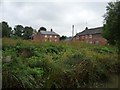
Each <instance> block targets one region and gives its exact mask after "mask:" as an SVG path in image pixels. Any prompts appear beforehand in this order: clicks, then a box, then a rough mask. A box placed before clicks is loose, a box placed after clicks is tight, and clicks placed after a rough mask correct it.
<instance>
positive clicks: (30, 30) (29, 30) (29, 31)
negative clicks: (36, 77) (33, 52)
mask: <svg viewBox="0 0 120 90" xmlns="http://www.w3.org/2000/svg"><path fill="white" fill-rule="evenodd" d="M32 34H33V28H32V27H28V26H26V27H25V29H24V31H23V38H24V39H26V40H27V39H31V37H32Z"/></svg>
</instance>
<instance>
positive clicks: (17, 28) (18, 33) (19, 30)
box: [14, 25, 24, 37]
mask: <svg viewBox="0 0 120 90" xmlns="http://www.w3.org/2000/svg"><path fill="white" fill-rule="evenodd" d="M14 31H15V36H18V37H22V33H23V31H24V27H23V26H22V25H16V26H15V28H14Z"/></svg>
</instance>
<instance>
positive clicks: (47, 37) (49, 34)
mask: <svg viewBox="0 0 120 90" xmlns="http://www.w3.org/2000/svg"><path fill="white" fill-rule="evenodd" d="M59 37H60V36H59V35H58V34H57V33H55V32H54V31H52V30H51V31H40V32H38V33H35V34H33V35H32V40H36V41H49V42H58V41H59Z"/></svg>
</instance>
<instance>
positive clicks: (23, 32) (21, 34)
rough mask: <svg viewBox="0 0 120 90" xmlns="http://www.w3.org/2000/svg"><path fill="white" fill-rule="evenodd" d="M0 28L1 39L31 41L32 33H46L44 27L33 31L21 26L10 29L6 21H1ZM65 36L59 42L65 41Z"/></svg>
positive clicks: (30, 28) (28, 27) (29, 27)
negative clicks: (9, 38)
mask: <svg viewBox="0 0 120 90" xmlns="http://www.w3.org/2000/svg"><path fill="white" fill-rule="evenodd" d="M0 26H1V27H2V28H1V29H2V30H1V32H2V37H11V38H16V39H17V38H21V39H26V40H28V39H31V37H32V35H33V33H37V32H40V31H41V30H42V31H47V29H46V28H45V27H40V28H39V30H36V29H33V28H32V27H31V26H25V27H24V26H22V25H15V27H14V28H13V29H12V27H11V26H10V25H9V24H8V22H6V21H2V22H1V23H0ZM66 38H67V36H61V37H60V40H65V39H66Z"/></svg>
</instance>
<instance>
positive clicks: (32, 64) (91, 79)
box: [2, 38, 120, 88]
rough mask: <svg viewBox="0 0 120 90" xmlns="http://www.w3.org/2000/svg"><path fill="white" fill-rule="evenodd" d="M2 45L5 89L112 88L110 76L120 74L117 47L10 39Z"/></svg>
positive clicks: (4, 39)
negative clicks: (109, 84) (108, 83)
mask: <svg viewBox="0 0 120 90" xmlns="http://www.w3.org/2000/svg"><path fill="white" fill-rule="evenodd" d="M2 44H3V45H2V54H3V57H2V62H3V64H2V72H3V87H9V88H10V87H17V88H18V87H20V88H54V87H56V88H93V87H109V86H108V85H106V84H105V83H107V82H109V81H110V80H111V79H110V77H111V76H110V74H114V75H118V73H119V71H120V70H119V69H120V67H119V66H120V63H119V62H118V60H117V50H116V48H115V47H113V46H101V45H90V44H85V43H83V42H82V43H79V42H60V43H50V42H44V43H42V42H35V41H31V40H29V41H28V40H20V39H19V40H13V39H9V38H3V41H2ZM8 81H9V82H8ZM113 87H114V86H113Z"/></svg>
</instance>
